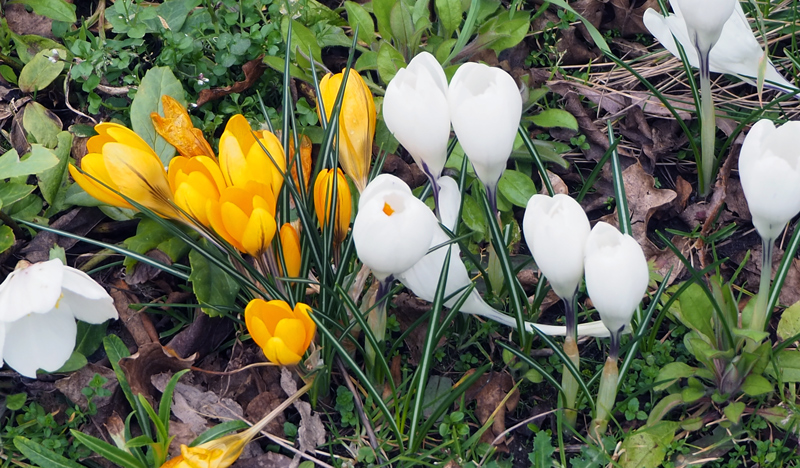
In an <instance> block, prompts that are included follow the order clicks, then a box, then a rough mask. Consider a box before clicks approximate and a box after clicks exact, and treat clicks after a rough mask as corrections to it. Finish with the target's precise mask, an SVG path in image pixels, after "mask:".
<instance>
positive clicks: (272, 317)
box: [244, 299, 317, 366]
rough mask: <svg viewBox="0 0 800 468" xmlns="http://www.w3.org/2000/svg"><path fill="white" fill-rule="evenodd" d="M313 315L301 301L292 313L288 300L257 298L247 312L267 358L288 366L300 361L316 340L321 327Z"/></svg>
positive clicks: (250, 327)
mask: <svg viewBox="0 0 800 468" xmlns="http://www.w3.org/2000/svg"><path fill="white" fill-rule="evenodd" d="M310 313H311V308H310V307H309V306H307V305H306V304H303V303H301V302H298V303H297V304H296V305H295V307H294V310H292V309H291V308H290V307H289V304H287V303H286V302H284V301H278V300H275V301H269V302H267V301H265V300H263V299H253V300H252V301H250V303H249V304H247V307H246V308H245V310H244V320H245V324H246V325H247V330H248V331H249V332H250V336H251V337H252V338H253V341H255V342H256V344H258V346H260V347H261V349H263V350H264V355H265V356H266V357H267V359H269V360H270V361H271V362H274V363H275V364H279V365H282V366H287V365H293V364H297V363H299V362H300V359H301V358H302V356H303V354H304V353H305V352H306V350H307V349H308V347H309V345H310V344H311V340H312V339H313V338H314V333H316V331H317V325H316V324H315V323H314V321H313V320H311V317H310V316H309V314H310Z"/></svg>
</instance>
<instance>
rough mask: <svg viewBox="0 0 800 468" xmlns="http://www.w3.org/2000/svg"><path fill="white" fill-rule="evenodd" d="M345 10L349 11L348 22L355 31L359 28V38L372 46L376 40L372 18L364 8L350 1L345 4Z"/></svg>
mask: <svg viewBox="0 0 800 468" xmlns="http://www.w3.org/2000/svg"><path fill="white" fill-rule="evenodd" d="M344 9H345V10H347V22H348V23H349V24H350V27H351V28H352V29H353V31H355V30H356V28H358V38H359V39H360V40H362V41H364V42H366V43H367V44H372V41H374V40H375V24H374V23H373V22H372V16H370V15H369V12H368V11H367V10H366V9H364V7H363V6H361V5H359V4H358V3H356V2H351V1H350V0H348V1H346V2H344Z"/></svg>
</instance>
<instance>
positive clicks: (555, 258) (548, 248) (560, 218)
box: [522, 194, 592, 300]
mask: <svg viewBox="0 0 800 468" xmlns="http://www.w3.org/2000/svg"><path fill="white" fill-rule="evenodd" d="M522 230H523V232H524V233H525V240H526V241H527V243H528V247H529V248H530V250H531V254H532V255H533V259H534V260H535V261H536V265H537V266H538V267H539V269H540V270H541V271H542V273H543V274H544V276H545V277H546V278H547V280H548V281H550V285H551V286H552V287H553V291H554V292H555V293H556V294H557V295H558V297H560V298H561V299H564V300H571V299H572V296H573V295H574V294H575V291H576V290H577V289H578V285H579V284H580V282H581V280H582V279H583V249H584V246H585V245H586V238H587V237H589V232H590V231H591V230H592V228H591V226H590V225H589V219H588V218H587V217H586V213H585V212H584V211H583V208H581V205H580V204H578V202H576V201H575V200H574V199H573V198H572V197H570V196H569V195H564V194H556V195H555V196H553V197H549V196H547V195H534V196H532V197H531V199H530V200H528V206H527V207H526V208H525V216H524V218H523V220H522Z"/></svg>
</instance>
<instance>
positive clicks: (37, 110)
mask: <svg viewBox="0 0 800 468" xmlns="http://www.w3.org/2000/svg"><path fill="white" fill-rule="evenodd" d="M22 126H23V127H25V131H26V132H27V134H28V140H30V139H31V138H30V137H33V140H34V141H31V143H39V144H41V145H44V146H46V147H47V148H55V147H56V145H57V144H58V133H59V132H60V131H61V120H60V119H59V118H58V117H57V116H56V115H55V114H54V113H53V112H51V111H50V110H49V109H47V108H46V107H44V106H43V105H41V104H39V103H38V102H36V101H33V102H31V103H30V104H28V105H27V106H25V113H24V114H23V115H22Z"/></svg>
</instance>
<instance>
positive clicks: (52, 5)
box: [8, 0, 78, 23]
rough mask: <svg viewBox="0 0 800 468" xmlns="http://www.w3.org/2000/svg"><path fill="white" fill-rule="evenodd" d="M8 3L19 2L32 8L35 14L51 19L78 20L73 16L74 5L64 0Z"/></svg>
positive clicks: (23, 0) (68, 21) (32, 0)
mask: <svg viewBox="0 0 800 468" xmlns="http://www.w3.org/2000/svg"><path fill="white" fill-rule="evenodd" d="M8 3H21V4H23V5H27V6H29V7H31V8H33V12H34V13H36V14H37V15H42V16H46V17H48V18H50V19H52V20H56V21H63V22H65V23H74V22H76V21H78V18H77V17H76V16H75V5H72V4H70V3H67V2H66V1H65V0H11V1H10V2H8Z"/></svg>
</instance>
